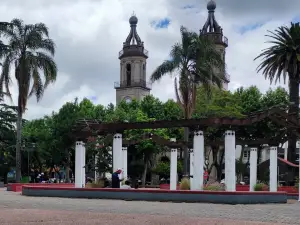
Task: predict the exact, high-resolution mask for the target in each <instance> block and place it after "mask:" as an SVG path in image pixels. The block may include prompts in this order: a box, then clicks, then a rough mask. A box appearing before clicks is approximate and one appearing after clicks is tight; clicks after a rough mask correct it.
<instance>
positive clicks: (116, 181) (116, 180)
mask: <svg viewBox="0 0 300 225" xmlns="http://www.w3.org/2000/svg"><path fill="white" fill-rule="evenodd" d="M121 173H122V170H121V169H118V170H117V171H116V172H114V173H113V174H112V176H111V188H120V182H121V181H122V180H123V179H120V177H119V175H120V174H121Z"/></svg>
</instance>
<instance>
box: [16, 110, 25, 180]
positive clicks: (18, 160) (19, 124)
mask: <svg viewBox="0 0 300 225" xmlns="http://www.w3.org/2000/svg"><path fill="white" fill-rule="evenodd" d="M22 116H23V115H22V112H21V111H20V110H18V119H17V144H16V182H20V181H21V160H22V159H21V145H22Z"/></svg>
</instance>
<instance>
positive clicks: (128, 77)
mask: <svg viewBox="0 0 300 225" xmlns="http://www.w3.org/2000/svg"><path fill="white" fill-rule="evenodd" d="M126 85H127V86H130V85H131V64H129V63H128V64H127V65H126Z"/></svg>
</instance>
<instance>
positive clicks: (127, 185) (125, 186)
mask: <svg viewBox="0 0 300 225" xmlns="http://www.w3.org/2000/svg"><path fill="white" fill-rule="evenodd" d="M121 189H131V186H130V182H129V180H126V181H125V184H124V185H122V186H121Z"/></svg>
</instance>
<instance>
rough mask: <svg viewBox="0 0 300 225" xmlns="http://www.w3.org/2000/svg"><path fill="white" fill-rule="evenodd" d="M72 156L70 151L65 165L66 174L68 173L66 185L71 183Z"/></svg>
mask: <svg viewBox="0 0 300 225" xmlns="http://www.w3.org/2000/svg"><path fill="white" fill-rule="evenodd" d="M70 161H71V159H70V154H69V151H67V163H66V165H65V172H66V181H65V182H66V183H70Z"/></svg>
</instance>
